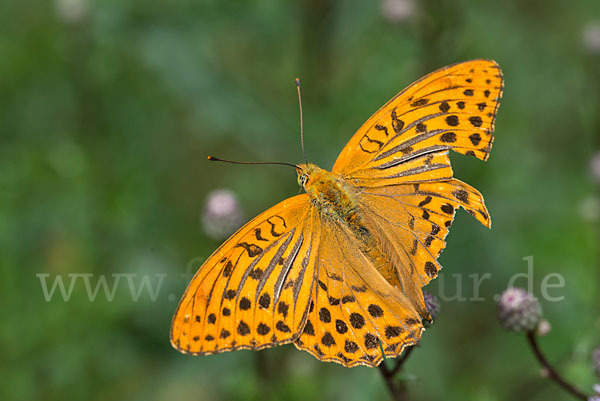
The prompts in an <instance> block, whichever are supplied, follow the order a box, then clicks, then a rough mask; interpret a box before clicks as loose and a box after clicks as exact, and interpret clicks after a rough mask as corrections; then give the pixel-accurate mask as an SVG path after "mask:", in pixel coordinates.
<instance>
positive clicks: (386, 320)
mask: <svg viewBox="0 0 600 401" xmlns="http://www.w3.org/2000/svg"><path fill="white" fill-rule="evenodd" d="M361 247H362V244H361V243H360V242H359V241H358V240H357V239H356V237H355V236H354V234H353V233H352V232H350V231H349V230H348V228H347V227H345V226H344V225H341V224H338V223H336V222H334V221H328V222H327V224H324V225H323V228H322V234H321V245H320V248H319V255H318V261H317V276H316V278H317V280H316V281H315V284H314V286H315V288H314V292H315V295H314V296H313V304H312V305H311V307H310V313H309V317H308V320H307V322H306V326H305V327H304V331H303V333H302V335H301V336H300V337H299V338H298V340H296V342H295V343H294V345H295V346H296V347H297V348H299V349H302V350H305V351H308V352H309V353H311V354H312V355H314V356H315V357H317V358H318V359H319V360H322V361H334V362H338V363H340V364H342V365H344V366H347V367H352V366H356V365H367V366H377V365H378V364H379V363H380V362H381V361H382V359H383V354H382V350H383V353H384V354H385V356H386V357H395V356H398V355H400V353H401V352H402V349H403V348H404V347H405V346H407V345H412V344H416V343H417V342H418V341H419V339H420V336H421V332H422V330H423V326H422V324H421V317H420V316H419V314H418V313H417V311H416V310H415V309H414V308H413V306H412V303H411V301H410V300H408V299H407V297H406V296H405V295H404V294H403V293H402V292H401V291H400V290H399V289H398V288H397V287H394V286H392V285H391V284H390V283H388V282H387V281H386V280H385V279H384V277H383V276H382V275H381V273H380V272H379V271H378V270H377V269H376V267H375V265H374V264H373V261H372V259H371V258H369V257H368V256H367V255H366V253H365V251H364V250H363V249H361Z"/></svg>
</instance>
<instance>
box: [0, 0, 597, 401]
mask: <svg viewBox="0 0 600 401" xmlns="http://www.w3.org/2000/svg"><path fill="white" fill-rule="evenodd" d="M478 57H485V58H492V59H495V60H496V61H498V62H499V64H500V65H501V67H502V68H503V71H504V75H505V80H506V82H505V92H504V98H503V102H502V106H501V107H500V110H499V114H498V119H497V125H496V141H495V143H494V149H493V152H492V154H491V158H490V160H489V161H488V162H487V163H482V162H481V161H479V160H476V159H474V158H469V157H465V156H461V155H458V154H453V155H452V161H453V165H454V169H455V175H456V176H457V177H459V178H460V179H462V180H464V181H466V182H468V183H470V184H472V185H473V186H475V187H476V188H478V189H479V190H480V191H481V192H482V193H483V194H484V196H485V198H486V201H487V205H488V208H489V210H490V213H491V215H492V219H493V228H492V230H491V231H490V230H487V229H485V228H484V227H482V226H481V225H479V224H477V222H476V221H475V220H473V219H472V218H471V217H470V216H468V214H466V213H463V212H459V213H458V215H457V220H456V222H455V224H454V226H453V229H452V232H451V234H450V236H449V237H448V247H447V249H446V251H445V252H444V253H443V255H442V257H441V262H442V264H443V265H444V267H445V268H444V270H443V274H442V275H441V276H440V278H438V279H437V280H435V281H434V282H433V283H432V284H431V285H430V286H429V287H428V288H427V290H428V291H430V292H432V293H434V294H438V295H444V296H443V297H442V298H443V299H445V301H443V302H442V303H443V305H442V313H441V315H440V317H439V319H438V321H437V322H436V324H435V325H434V326H433V327H432V328H431V329H429V330H427V331H426V333H425V334H424V336H423V341H422V345H421V347H419V349H417V350H416V351H415V352H414V353H413V355H412V357H411V359H410V360H409V361H408V362H407V364H406V368H405V371H404V373H403V376H402V377H403V378H405V379H406V380H408V382H409V384H408V386H409V389H410V393H411V399H414V400H435V399H444V400H546V399H552V400H568V399H570V398H569V397H568V396H566V395H564V394H563V393H562V392H560V391H559V390H558V389H557V387H556V386H555V385H554V384H553V383H550V382H547V381H545V380H544V379H542V378H540V375H539V368H538V365H537V363H536V361H535V359H534V358H533V356H532V355H531V353H530V352H529V351H528V349H527V345H526V342H525V340H524V338H523V337H522V336H520V335H516V334H509V333H506V332H504V331H503V330H502V329H501V328H500V326H499V324H498V322H497V319H496V315H495V302H494V298H493V297H494V295H495V294H498V293H499V292H500V291H502V289H503V288H505V287H506V285H507V283H508V280H509V279H510V277H511V276H513V275H514V274H516V273H518V272H524V271H526V269H527V263H526V261H524V260H523V257H527V256H534V279H533V283H534V291H535V293H536V294H538V295H539V294H540V292H539V290H540V284H541V282H542V280H543V279H544V277H545V276H546V275H547V274H549V273H554V272H556V273H560V274H561V275H562V276H563V277H564V279H565V283H566V285H565V287H564V288H561V289H553V290H551V291H550V294H551V295H552V296H564V300H562V301H560V302H543V307H544V311H545V317H546V318H547V319H548V320H549V321H550V322H551V324H552V331H551V332H550V333H549V334H548V335H547V336H546V337H544V338H542V339H541V346H542V348H543V349H544V350H545V351H546V352H547V354H548V356H549V358H550V359H551V360H553V361H557V362H558V366H559V370H560V371H561V372H564V373H565V375H566V376H567V377H568V378H569V380H571V381H572V382H573V383H575V384H577V385H578V386H580V387H581V388H583V389H585V391H586V392H590V391H591V386H592V384H593V383H594V380H596V381H598V379H597V378H596V379H595V378H594V376H593V373H592V370H591V368H590V354H591V350H592V348H593V347H594V346H596V345H597V344H598V343H600V320H599V315H600V313H599V309H600V308H599V305H600V297H599V295H598V287H599V286H598V283H599V282H600V275H599V269H598V267H599V258H598V255H599V244H598V242H599V236H598V232H599V224H600V223H599V219H600V200H599V197H598V188H599V185H600V171H597V170H600V167H598V164H600V162H597V164H596V172H595V173H594V168H593V166H592V165H593V162H592V158H593V156H594V154H598V153H597V152H598V151H599V150H600V2H598V1H597V0H585V1H577V2H565V1H559V0H509V1H502V2H500V1H480V0H451V1H450V0H439V1H434V0H422V1H409V0H386V1H383V2H382V1H364V0H352V1H343V0H339V1H333V0H320V1H319V0H303V1H293V2H285V1H283V2H282V1H276V0H260V1H259V0H256V1H247V2H232V1H207V0H197V1H189V0H177V1H169V2H166V1H149V0H146V1H142V0H138V1H122V0H103V1H91V0H53V1H48V0H46V1H41V0H20V1H9V0H2V1H0V135H1V136H0V138H1V142H0V244H1V253H0V266H1V287H0V289H1V294H0V311H1V313H2V322H1V323H0V340H1V343H0V346H1V347H0V360H1V361H2V364H1V365H0V398H2V399H5V400H9V399H11V400H12V399H15V400H19V399H23V400H25V399H45V400H81V399H88V400H105V399H128V400H142V399H143V400H148V399H151V400H173V399H178V400H213V399H214V400H225V399H231V400H252V399H271V400H276V399H277V400H279V399H285V400H306V399H325V400H327V399H341V397H343V399H346V400H366V399H368V400H386V399H389V396H388V394H387V389H386V388H385V386H384V384H383V381H382V380H381V377H380V376H379V372H378V370H376V369H369V368H365V367H360V368H353V369H346V368H343V367H341V366H338V365H335V364H331V363H321V362H318V361H317V360H316V359H314V358H313V357H311V356H310V355H308V354H307V353H304V352H300V351H297V350H295V348H293V346H285V347H280V348H276V349H271V350H266V351H263V352H260V353H253V352H250V351H240V352H234V353H225V354H221V355H217V356H209V357H190V356H184V355H181V354H179V353H178V352H177V351H175V350H174V349H172V348H171V346H170V344H169V339H168V334H169V325H170V322H171V316H172V314H173V312H174V309H175V307H176V304H177V300H178V299H179V297H180V296H181V294H182V293H183V291H184V289H185V286H186V283H187V279H186V278H185V277H182V276H181V275H182V274H184V273H185V272H186V268H187V269H191V271H192V272H193V271H195V270H196V269H197V268H198V267H199V266H200V264H201V262H202V260H203V258H206V257H207V256H208V255H210V253H211V252H212V251H213V250H214V249H215V248H216V247H217V246H218V245H219V244H220V242H221V240H219V239H214V238H211V237H209V236H208V235H207V234H206V232H205V230H204V228H203V224H202V221H201V219H200V216H201V215H202V210H203V204H204V202H205V199H206V196H207V194H208V193H209V192H210V191H211V190H214V189H218V188H229V189H231V190H232V191H234V192H235V193H236V194H237V196H238V198H239V203H240V207H241V208H242V209H243V211H244V212H245V215H246V217H247V218H250V217H252V216H254V215H256V214H258V213H259V212H261V211H262V210H264V209H266V208H267V207H269V206H271V205H273V204H275V203H276V202H278V201H280V200H281V199H283V198H286V197H289V196H292V195H295V194H296V193H297V191H298V187H297V184H296V178H295V173H294V172H293V171H290V170H289V169H287V168H282V167H277V166H256V167H247V168H246V167H239V166H232V165H225V164H217V163H209V162H207V161H206V156H207V155H209V154H212V155H216V156H221V157H226V158H231V159H241V160H254V161H268V160H281V161H289V162H300V161H301V150H300V141H299V119H298V104H297V97H296V88H295V85H294V78H295V77H297V76H299V77H301V79H302V85H303V104H304V116H305V121H304V122H305V145H306V149H307V154H308V157H309V160H310V161H312V162H315V163H317V164H319V165H321V166H322V167H326V168H330V167H331V166H332V165H333V161H334V160H335V157H336V156H337V153H338V152H339V151H340V150H341V148H342V146H343V145H344V144H345V143H346V142H347V141H348V140H349V138H350V137H351V135H352V134H353V133H354V131H355V130H356V129H357V128H358V127H359V126H360V125H361V124H362V122H364V121H365V120H366V119H367V118H368V117H369V116H370V114H371V113H372V112H374V111H375V110H376V109H377V108H379V106H381V105H382V104H383V103H384V102H385V101H387V100H388V99H389V98H390V97H392V96H393V95H394V94H395V93H396V92H398V91H399V90H401V89H402V88H404V87H405V86H406V85H407V84H409V83H410V82H412V81H414V80H416V79H417V78H419V77H420V76H422V75H423V74H425V73H427V72H430V71H433V70H434V69H437V68H439V67H442V66H444V65H447V64H451V63H455V62H458V61H464V60H468V59H472V58H478ZM483 273H490V274H491V275H492V276H491V278H490V279H489V280H486V281H484V283H483V284H482V286H481V289H480V296H481V297H482V298H485V301H482V302H459V301H457V300H452V299H450V298H452V295H455V294H456V293H457V292H461V293H462V294H463V295H464V296H466V297H467V298H468V297H471V296H472V295H473V289H472V278H470V277H469V275H471V274H483ZM39 274H46V275H47V276H42V277H41V278H40V276H38V275H39ZM69 274H93V276H92V277H91V278H90V281H91V283H92V287H95V285H96V283H97V280H98V279H99V277H101V276H102V275H104V276H105V277H107V278H108V283H109V286H112V285H113V284H114V281H115V279H116V278H115V276H113V275H114V274H129V275H130V276H129V277H132V280H133V282H134V284H135V285H136V286H139V280H141V278H142V277H144V276H146V277H148V278H149V280H150V282H151V284H153V285H154V287H156V286H157V284H158V282H159V281H160V280H161V277H162V278H163V279H162V285H161V287H160V289H159V291H157V293H156V297H155V298H154V299H152V298H153V297H152V296H151V294H150V293H147V292H143V293H142V294H141V296H140V297H139V299H138V300H137V301H135V300H134V299H133V297H132V295H131V293H130V289H129V287H128V285H127V283H128V282H127V280H126V278H122V281H121V283H120V285H119V286H118V287H117V288H116V292H115V294H114V298H113V299H112V301H110V300H108V299H107V297H106V296H105V295H104V294H103V292H102V290H101V291H100V293H99V295H98V296H97V297H96V299H95V300H94V301H93V302H92V301H90V299H89V297H88V295H87V292H86V288H85V286H84V284H83V281H82V279H81V277H82V276H80V278H79V279H78V280H79V281H75V282H74V283H75V284H74V285H73V292H72V294H71V296H70V298H69V300H68V301H65V300H63V298H62V296H60V295H59V293H58V290H56V293H55V294H54V296H53V297H52V299H51V300H50V301H49V302H47V301H46V300H45V297H44V292H43V289H42V285H41V281H42V279H43V278H44V277H46V280H47V284H48V286H51V284H52V282H53V281H54V280H55V279H56V278H57V277H62V278H63V279H64V280H65V286H67V287H68V285H69V284H70V281H69V280H70V278H69V276H68V275H69ZM453 274H460V276H459V279H456V278H455V277H453ZM134 275H135V276H134ZM71 277H73V276H71ZM135 280H138V281H135ZM517 284H521V285H523V286H524V285H525V284H526V282H525V281H520V282H517ZM442 285H443V288H442ZM155 289H156V288H155ZM442 291H443V294H440V292H442Z"/></svg>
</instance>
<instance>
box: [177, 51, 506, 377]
mask: <svg viewBox="0 0 600 401" xmlns="http://www.w3.org/2000/svg"><path fill="white" fill-rule="evenodd" d="M502 89H503V79H502V73H501V71H500V67H499V66H498V65H497V64H496V63H495V62H494V61H491V60H473V61H468V62H464V63H459V64H455V65H452V66H449V67H445V68H442V69H440V70H438V71H435V72H433V73H431V74H429V75H427V76H425V77H423V78H421V79H420V80H418V81H417V82H415V83H413V84H412V85H410V86H409V87H408V88H406V89H405V90H404V91H402V92H400V93H399V94H398V95H396V96H395V97H394V98H393V99H392V100H390V101H389V102H388V103H387V104H385V106H383V107H382V108H381V109H379V111H377V112H376V113H375V114H374V115H373V116H372V117H371V118H369V119H368V120H367V122H366V123H365V124H364V125H363V126H362V127H361V128H360V129H359V130H358V132H357V133H356V134H355V135H354V136H353V137H352V139H351V140H350V142H348V144H347V145H346V147H345V148H344V149H343V150H342V152H341V154H340V156H339V157H338V159H337V161H336V162H335V165H334V166H333V170H332V171H331V172H329V171H326V170H323V169H321V168H319V167H317V166H315V165H314V164H310V163H307V164H300V165H298V166H296V169H297V174H298V183H299V184H300V186H301V187H303V188H304V189H305V191H306V193H305V194H301V195H298V196H294V197H292V198H289V199H286V200H284V201H283V202H281V203H279V204H278V205H276V206H274V207H272V208H271V209H269V210H267V211H266V212H264V213H262V214H261V215H259V216H258V217H256V218H255V219H253V220H252V221H251V222H249V223H248V224H246V225H245V226H244V227H242V228H241V229H240V230H238V232H236V233H235V234H234V235H233V236H232V237H231V238H229V239H228V240H227V241H226V242H225V243H224V244H223V245H221V247H219V249H217V250H216V251H215V252H214V253H213V254H212V255H211V256H210V258H208V260H207V261H206V262H205V263H204V264H203V266H202V267H201V268H200V270H199V271H198V272H197V273H196V275H195V276H194V278H193V280H192V281H191V283H190V284H189V286H188V288H187V290H186V292H185V294H184V296H183V298H182V300H181V302H180V304H179V307H178V308H177V311H176V313H175V316H174V318H173V323H172V326H171V344H172V345H173V347H175V348H176V349H178V350H179V351H181V352H183V353H188V354H196V355H204V354H214V353H218V352H223V351H232V350H237V349H252V350H260V349H263V348H266V347H271V346H275V345H280V344H286V343H294V345H295V346H296V347H297V348H299V349H302V350H306V351H308V352H309V353H311V354H312V355H314V356H315V357H316V358H318V359H319V360H321V361H334V362H338V363H341V364H342V365H344V366H348V367H351V366H356V365H368V366H376V365H378V364H379V363H380V362H381V361H382V359H383V358H384V356H385V357H388V358H389V357H396V356H398V355H399V354H400V353H401V352H402V350H403V348H404V347H405V346H408V345H413V344H416V343H418V342H419V340H420V338H421V333H422V331H423V330H424V327H423V323H422V319H425V320H430V319H431V318H430V315H429V313H428V311H427V309H426V307H425V302H424V300H423V292H422V290H421V288H422V287H423V286H425V285H426V284H427V283H429V281H430V280H431V279H433V278H435V277H436V276H437V274H438V271H439V270H440V268H441V266H440V265H439V264H438V262H437V258H438V256H439V254H440V253H441V251H442V250H443V249H444V246H445V242H444V238H445V237H446V234H447V233H448V230H449V228H450V225H451V224H452V221H453V219H454V213H455V210H456V208H457V207H459V206H462V207H463V208H464V209H465V210H466V211H467V212H469V213H470V214H472V215H473V216H475V218H476V219H477V220H479V221H480V222H481V223H483V224H484V225H486V226H487V227H490V218H489V215H488V212H487V209H486V207H485V205H484V203H483V198H482V196H481V194H480V193H479V192H478V191H477V190H476V189H474V188H473V187H471V186H469V185H468V184H465V183H463V182H461V181H459V180H456V179H454V178H453V177H452V168H451V166H450V159H449V156H448V150H449V149H452V150H454V151H456V152H459V153H463V154H466V155H471V156H475V157H477V158H479V159H481V160H487V158H488V155H489V152H490V149H491V146H492V141H493V136H492V132H493V129H494V118H495V116H496V110H497V109H498V105H499V103H498V102H499V99H500V97H501V95H502Z"/></svg>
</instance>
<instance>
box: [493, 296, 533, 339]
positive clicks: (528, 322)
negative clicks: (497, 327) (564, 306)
mask: <svg viewBox="0 0 600 401" xmlns="http://www.w3.org/2000/svg"><path fill="white" fill-rule="evenodd" d="M541 318H542V306H541V305H540V303H539V301H538V300H537V299H536V298H535V297H534V296H533V295H532V294H529V293H528V292H527V291H525V290H524V289H522V288H509V289H507V290H506V291H504V292H503V293H502V296H501V297H500V301H499V302H498V319H499V320H500V323H501V324H502V326H504V328H505V329H507V330H510V331H517V332H519V331H531V330H534V329H535V328H536V327H537V325H538V323H539V322H540V320H541Z"/></svg>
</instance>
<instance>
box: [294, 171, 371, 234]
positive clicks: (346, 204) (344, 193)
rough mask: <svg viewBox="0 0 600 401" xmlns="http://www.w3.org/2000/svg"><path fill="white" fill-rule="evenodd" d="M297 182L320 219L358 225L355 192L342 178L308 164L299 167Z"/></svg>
mask: <svg viewBox="0 0 600 401" xmlns="http://www.w3.org/2000/svg"><path fill="white" fill-rule="evenodd" d="M298 182H299V183H300V185H302V187H303V188H304V190H305V191H306V193H307V194H308V195H309V196H310V199H311V201H312V203H313V204H314V205H315V206H316V207H317V209H318V210H319V211H320V213H321V215H322V217H324V218H326V219H331V218H338V219H341V220H342V221H344V222H345V223H346V224H348V225H350V226H356V225H360V223H361V222H360V216H359V215H358V212H357V201H356V194H355V190H354V188H352V187H351V186H350V185H348V184H347V183H346V182H345V181H344V179H343V178H341V177H340V176H338V175H337V174H334V173H331V172H329V171H327V170H323V169H322V168H319V167H318V166H316V165H314V164H311V163H308V164H302V165H300V166H299V169H298Z"/></svg>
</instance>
